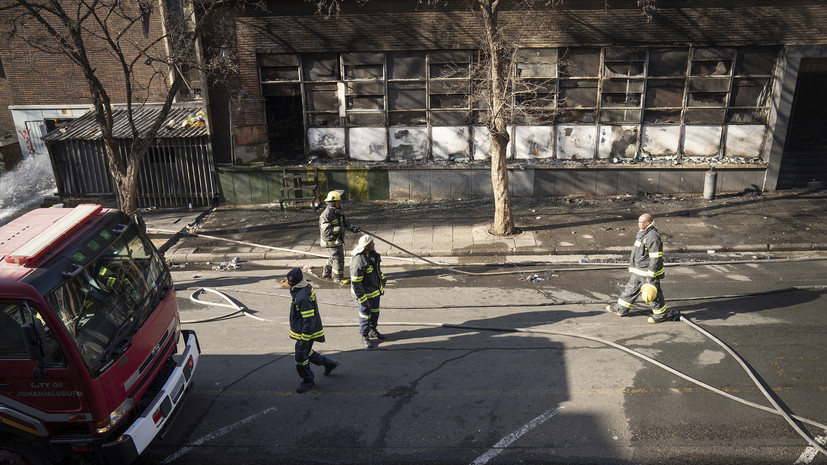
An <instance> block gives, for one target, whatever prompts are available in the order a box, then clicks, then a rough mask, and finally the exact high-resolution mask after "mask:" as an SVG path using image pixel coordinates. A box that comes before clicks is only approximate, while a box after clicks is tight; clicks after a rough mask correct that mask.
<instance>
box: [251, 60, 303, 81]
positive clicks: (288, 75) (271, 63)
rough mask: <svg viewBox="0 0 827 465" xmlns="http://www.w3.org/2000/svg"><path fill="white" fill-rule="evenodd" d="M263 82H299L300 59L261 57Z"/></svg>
mask: <svg viewBox="0 0 827 465" xmlns="http://www.w3.org/2000/svg"><path fill="white" fill-rule="evenodd" d="M259 60H260V64H261V68H260V69H261V81H262V82H273V81H298V80H299V57H297V56H296V55H276V54H268V55H260V57H259Z"/></svg>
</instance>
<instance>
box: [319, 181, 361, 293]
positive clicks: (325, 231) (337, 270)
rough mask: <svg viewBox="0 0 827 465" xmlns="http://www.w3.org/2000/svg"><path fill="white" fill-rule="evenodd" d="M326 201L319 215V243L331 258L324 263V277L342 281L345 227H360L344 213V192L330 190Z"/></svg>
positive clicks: (357, 229)
mask: <svg viewBox="0 0 827 465" xmlns="http://www.w3.org/2000/svg"><path fill="white" fill-rule="evenodd" d="M324 201H325V203H326V204H327V207H326V208H325V209H324V211H323V212H322V214H321V215H320V216H319V233H320V238H319V243H320V244H321V246H322V247H325V248H327V250H328V253H329V255H330V258H328V259H327V263H325V265H324V270H323V271H322V278H325V279H327V278H333V281H334V282H336V283H342V273H343V271H344V268H345V229H347V230H350V231H352V232H355V233H356V232H359V231H360V229H359V228H358V227H357V226H353V225H351V224H350V221H348V220H347V217H346V216H345V215H344V213H342V194H340V193H339V192H337V191H330V192H329V193H328V194H327V198H325V199H324Z"/></svg>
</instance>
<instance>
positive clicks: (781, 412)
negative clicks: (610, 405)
mask: <svg viewBox="0 0 827 465" xmlns="http://www.w3.org/2000/svg"><path fill="white" fill-rule="evenodd" d="M201 291H207V292H211V293H213V294H216V295H218V296H220V297H222V298H223V299H224V300H226V301H227V302H229V304H223V303H220V302H219V303H213V302H205V301H202V300H198V299H196V298H195V295H196V294H197V293H200V292H201ZM190 300H191V301H193V302H195V303H198V304H207V305H215V306H219V307H226V308H230V309H233V310H234V311H233V312H232V313H228V314H226V315H221V316H218V317H214V318H208V319H204V320H193V321H182V322H181V323H201V322H207V321H217V320H221V319H224V318H227V317H229V316H232V315H235V314H237V313H241V314H243V315H244V316H249V317H250V318H254V319H256V320H258V321H262V322H267V323H276V324H284V323H283V322H279V321H275V320H268V319H266V318H260V317H257V316H255V315H252V314H250V313H249V312H247V311H245V309H244V307H242V306H239V305H237V304H236V303H235V302H233V301H232V300H231V299H230V298H229V297H227V296H226V295H225V294H223V293H221V292H219V291H216V290H214V289H209V288H198V289H196V290H195V291H194V292H193V293H192V294H191V295H190ZM681 321H683V322H684V323H686V324H688V325H689V326H691V327H692V328H694V329H696V330H698V331H700V332H701V333H702V334H704V335H705V336H707V337H708V338H710V339H712V340H713V341H714V342H716V343H717V344H718V345H720V346H721V347H723V348H724V349H725V350H726V351H727V352H728V353H729V354H730V355H731V356H732V357H734V358H735V360H737V361H738V363H739V364H740V365H741V366H742V367H743V368H744V370H745V371H746V372H747V374H748V375H749V377H750V378H751V379H752V381H753V382H754V383H755V385H756V386H758V388H759V389H760V390H761V392H762V393H764V396H765V397H766V398H767V399H768V400H769V401H770V403H771V404H772V405H773V406H774V407H775V408H770V407H766V406H763V405H760V404H756V403H753V402H750V401H748V400H746V399H741V398H740V397H737V396H735V395H732V394H730V393H728V392H725V391H722V390H720V389H718V388H716V387H714V386H711V385H709V384H707V383H704V382H703V381H700V380H698V379H695V378H693V377H691V376H689V375H687V374H684V373H682V372H680V371H678V370H676V369H674V368H672V367H670V366H668V365H665V364H663V363H661V362H659V361H657V360H655V359H653V358H651V357H649V356H647V355H644V354H642V353H640V352H638V351H636V350H633V349H630V348H628V347H626V346H623V345H620V344H617V343H615V342H612V341H608V340H605V339H601V338H599V337H595V336H588V335H585V334H575V333H568V332H561V331H550V330H542V329H523V328H510V327H498V326H480V325H467V324H451V323H430V322H383V323H382V324H383V325H386V326H418V327H436V328H450V329H470V330H475V331H497V332H514V333H532V334H546V335H552V336H564V337H572V338H578V339H586V340H589V341H593V342H597V343H600V344H604V345H607V346H610V347H614V348H616V349H619V350H622V351H624V352H626V353H628V354H630V355H632V356H634V357H637V358H639V359H641V360H643V361H645V362H648V363H651V364H652V365H655V366H657V367H659V368H662V369H664V370H666V371H668V372H669V373H672V374H674V375H676V376H678V377H680V378H683V379H685V380H686V381H689V382H690V383H693V384H695V385H697V386H700V387H702V388H704V389H707V390H709V391H711V392H714V393H715V394H718V395H721V396H724V397H726V398H728V399H731V400H734V401H736V402H739V403H741V404H744V405H747V406H749V407H753V408H756V409H759V410H763V411H765V412H768V413H773V414H775V415H779V416H781V417H783V418H785V419H786V420H787V422H788V423H790V424H791V425H792V426H793V429H795V431H796V432H797V433H798V434H799V435H800V436H801V437H802V438H804V439H805V440H806V441H807V442H808V443H809V444H810V445H811V446H812V447H814V448H815V449H816V450H817V451H818V452H821V453H822V454H824V455H825V456H827V450H825V449H824V447H822V446H821V444H819V443H818V442H817V441H816V440H815V439H813V438H812V436H810V435H809V434H808V433H807V432H806V431H804V430H803V429H802V428H801V427H800V426H798V424H796V423H795V422H794V421H793V420H792V419H793V418H794V419H796V420H798V421H800V422H802V423H807V424H809V425H811V426H814V427H817V428H821V429H823V430H825V431H827V425H823V424H821V423H818V422H815V421H813V420H809V419H807V418H804V417H800V416H798V415H790V414H788V413H787V412H786V411H785V410H784V409H782V408H781V406H780V405H779V404H778V403H777V402H776V401H775V399H773V397H772V396H771V395H770V394H769V393H768V392H767V391H766V389H765V388H764V386H763V385H762V384H761V383H760V381H759V380H758V379H757V377H756V376H755V374H754V373H753V372H752V371H751V370H750V369H749V368H748V367H747V366H746V364H745V363H744V361H743V360H742V359H741V358H740V357H739V356H738V355H737V354H736V353H735V352H733V351H732V350H731V349H730V348H729V347H728V346H727V345H726V344H724V343H723V341H721V340H720V339H718V338H716V337H715V336H713V335H712V334H710V333H709V332H707V331H705V330H703V329H702V328H700V327H699V326H697V325H696V324H694V323H692V322H691V321H689V319H687V318H686V317H683V316H681ZM325 326H327V327H332V328H350V327H357V326H358V323H334V324H326V325H325Z"/></svg>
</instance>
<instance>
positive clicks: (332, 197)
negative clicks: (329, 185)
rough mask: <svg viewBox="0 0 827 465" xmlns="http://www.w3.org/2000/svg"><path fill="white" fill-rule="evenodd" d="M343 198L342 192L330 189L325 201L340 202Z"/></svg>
mask: <svg viewBox="0 0 827 465" xmlns="http://www.w3.org/2000/svg"><path fill="white" fill-rule="evenodd" d="M340 200H342V194H340V193H338V192H337V191H330V192H328V193H327V198H326V199H324V201H325V202H338V201H340Z"/></svg>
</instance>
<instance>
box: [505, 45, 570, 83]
mask: <svg viewBox="0 0 827 465" xmlns="http://www.w3.org/2000/svg"><path fill="white" fill-rule="evenodd" d="M558 53H559V52H558V51H557V49H556V48H528V49H521V50H519V51H518V52H517V55H516V57H515V60H516V61H515V67H516V71H517V78H522V79H527V78H555V77H557V56H558Z"/></svg>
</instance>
